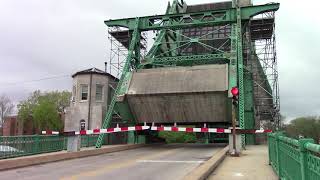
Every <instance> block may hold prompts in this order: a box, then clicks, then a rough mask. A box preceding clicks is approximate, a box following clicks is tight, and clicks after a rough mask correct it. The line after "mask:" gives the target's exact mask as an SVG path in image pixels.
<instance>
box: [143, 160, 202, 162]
mask: <svg viewBox="0 0 320 180" xmlns="http://www.w3.org/2000/svg"><path fill="white" fill-rule="evenodd" d="M137 162H139V163H203V162H204V161H170V160H137Z"/></svg>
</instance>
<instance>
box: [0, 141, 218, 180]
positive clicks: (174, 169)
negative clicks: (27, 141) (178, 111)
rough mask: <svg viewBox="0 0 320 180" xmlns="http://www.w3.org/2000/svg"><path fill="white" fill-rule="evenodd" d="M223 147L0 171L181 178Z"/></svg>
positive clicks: (178, 147)
mask: <svg viewBox="0 0 320 180" xmlns="http://www.w3.org/2000/svg"><path fill="white" fill-rule="evenodd" d="M221 149H222V147H221V146H215V145H213V144H208V145H206V144H170V145H150V146H146V147H142V148H137V149H132V150H126V151H120V152H114V153H108V154H103V155H99V156H92V157H86V158H80V159H73V160H66V161H60V162H54V163H48V164H42V165H36V166H30V167H25V168H18V169H12V170H7V171H2V172H0V173H1V174H0V180H13V179H15V180H19V179H23V180H40V179H41V180H51V179H52V180H56V179H59V180H69V179H72V180H75V179H80V180H82V179H86V180H87V179H90V180H99V179H101V180H102V179H103V180H105V179H112V180H117V179H130V180H147V179H152V180H157V179H161V180H164V179H168V180H172V179H181V178H183V177H184V176H185V175H187V174H188V173H189V172H191V171H192V170H194V169H195V168H196V167H198V166H199V165H200V164H202V163H203V162H204V161H206V160H208V159H209V158H210V157H212V155H213V154H214V153H216V152H218V151H219V150H221Z"/></svg>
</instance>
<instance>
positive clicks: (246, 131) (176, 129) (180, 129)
mask: <svg viewBox="0 0 320 180" xmlns="http://www.w3.org/2000/svg"><path fill="white" fill-rule="evenodd" d="M151 130H152V131H174V132H202V133H205V132H207V133H226V134H230V133H232V129H223V128H206V127H202V128H192V127H176V126H172V127H166V126H151ZM271 132H272V130H269V129H266V130H265V129H259V130H256V129H236V133H237V134H259V133H271Z"/></svg>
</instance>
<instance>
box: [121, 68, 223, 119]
mask: <svg viewBox="0 0 320 180" xmlns="http://www.w3.org/2000/svg"><path fill="white" fill-rule="evenodd" d="M227 68H228V66H227V64H223V65H204V66H193V67H176V68H157V69H142V70H138V71H137V72H134V73H133V75H132V79H131V82H130V86H129V90H128V94H127V97H128V102H129V106H130V109H131V112H132V113H133V115H134V116H135V117H136V120H137V121H138V122H141V123H142V122H155V123H171V122H183V123H191V122H227V121H229V120H228V119H227V117H228V115H227V113H228V112H227V89H228V73H227V72H228V71H227Z"/></svg>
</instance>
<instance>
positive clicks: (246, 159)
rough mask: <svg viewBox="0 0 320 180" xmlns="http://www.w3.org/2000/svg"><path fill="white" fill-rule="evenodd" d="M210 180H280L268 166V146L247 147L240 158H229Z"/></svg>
mask: <svg viewBox="0 0 320 180" xmlns="http://www.w3.org/2000/svg"><path fill="white" fill-rule="evenodd" d="M208 179H209V180H230V179H235V180H244V179H245V180H257V179H259V180H278V176H277V175H276V174H275V172H274V171H273V170H272V168H271V166H269V164H268V146H266V145H255V146H246V150H244V151H242V154H241V156H240V157H230V156H227V157H226V158H225V159H224V161H223V162H222V163H221V164H220V165H219V166H218V168H217V169H216V170H215V171H214V172H213V173H212V174H211V175H210V176H209V178H208Z"/></svg>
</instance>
